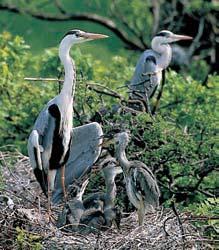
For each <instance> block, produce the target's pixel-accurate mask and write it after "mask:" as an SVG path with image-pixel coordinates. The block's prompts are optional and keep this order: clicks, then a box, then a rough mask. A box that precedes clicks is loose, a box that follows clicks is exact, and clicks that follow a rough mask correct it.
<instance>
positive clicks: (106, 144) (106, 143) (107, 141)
mask: <svg viewBox="0 0 219 250" xmlns="http://www.w3.org/2000/svg"><path fill="white" fill-rule="evenodd" d="M112 144H114V139H113V138H111V139H108V140H105V141H103V142H102V143H100V144H99V145H98V146H99V147H107V146H110V145H112Z"/></svg>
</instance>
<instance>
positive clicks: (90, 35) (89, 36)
mask: <svg viewBox="0 0 219 250" xmlns="http://www.w3.org/2000/svg"><path fill="white" fill-rule="evenodd" d="M80 36H81V37H83V38H84V39H86V40H97V39H103V38H107V37H109V36H107V35H103V34H97V33H88V32H85V33H83V34H81V35H80Z"/></svg>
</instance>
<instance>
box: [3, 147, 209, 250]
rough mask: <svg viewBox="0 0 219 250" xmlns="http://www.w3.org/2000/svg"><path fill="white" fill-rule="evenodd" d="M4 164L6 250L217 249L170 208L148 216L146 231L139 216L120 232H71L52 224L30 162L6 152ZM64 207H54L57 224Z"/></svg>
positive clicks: (126, 221)
mask: <svg viewBox="0 0 219 250" xmlns="http://www.w3.org/2000/svg"><path fill="white" fill-rule="evenodd" d="M0 163H1V166H2V167H1V168H0V169H2V180H1V182H0V188H1V189H0V190H1V193H0V227H1V230H0V249H5V250H7V249H78V250H79V249H89V250H92V249H95V250H97V249H106V250H108V249H121V250H124V249H132V250H134V249H144V250H145V249H148V250H150V249H156V250H157V249H160V250H162V249H165V250H166V249H214V248H213V247H212V246H211V245H210V243H209V242H210V241H209V239H207V238H205V237H203V236H202V235H200V232H198V231H197V229H196V228H195V227H194V226H193V225H192V224H191V223H190V221H189V218H190V215H188V214H176V213H174V212H173V211H172V210H169V209H161V210H160V211H157V212H156V213H150V214H147V215H146V216H145V222H144V225H143V226H142V227H138V222H137V214H136V213H135V212H134V213H131V214H126V215H125V214H123V218H122V220H121V224H120V230H118V229H116V228H109V229H108V230H106V231H104V232H102V231H97V232H96V233H90V234H88V235H82V234H79V233H77V232H73V233H66V232H65V231H63V230H61V229H58V228H57V227H56V225H55V223H51V222H49V221H48V217H47V199H46V197H45V196H44V195H43V194H42V191H41V189H40V187H39V185H38V183H37V182H36V180H35V177H34V176H33V173H32V169H31V167H30V163H29V159H28V157H26V156H24V155H22V154H20V153H19V152H14V153H12V152H10V153H9V152H1V151H0ZM2 183H3V184H2ZM62 207H63V205H59V206H54V207H52V211H53V216H54V221H55V220H57V216H58V214H59V213H60V211H61V210H62Z"/></svg>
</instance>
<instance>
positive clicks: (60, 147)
mask: <svg viewBox="0 0 219 250" xmlns="http://www.w3.org/2000/svg"><path fill="white" fill-rule="evenodd" d="M106 37H107V36H106V35H102V34H95V33H88V32H84V31H81V30H70V31H69V32H67V33H66V34H65V35H64V37H63V39H62V40H61V43H60V45H59V58H60V60H61V62H62V64H63V66H64V71H65V76H64V83H63V87H62V90H61V92H60V94H59V95H57V96H56V97H55V98H53V99H52V100H50V101H49V102H48V103H47V105H46V106H45V107H44V109H43V110H42V111H41V112H40V114H39V116H38V117H37V119H36V121H35V124H34V127H33V130H32V132H31V134H30V136H29V139H28V154H29V158H30V162H31V166H32V168H33V170H34V174H35V176H36V179H37V180H38V181H39V183H40V185H41V187H42V190H43V191H44V193H45V194H46V192H47V193H48V211H49V215H50V211H51V210H50V209H51V208H50V205H51V193H52V192H53V190H54V186H55V177H56V173H57V170H58V169H60V170H61V180H62V181H61V186H62V189H63V194H64V197H65V199H66V191H65V180H64V179H65V164H66V162H67V160H68V158H69V155H70V149H71V138H72V135H71V133H72V125H73V124H72V123H73V122H72V119H73V97H74V93H75V83H76V70H75V64H74V61H73V60H72V58H71V56H70V49H71V47H72V45H74V44H77V43H82V42H86V41H90V40H95V39H101V38H106ZM71 154H74V152H71ZM46 176H47V185H46Z"/></svg>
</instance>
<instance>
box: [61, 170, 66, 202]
mask: <svg viewBox="0 0 219 250" xmlns="http://www.w3.org/2000/svg"><path fill="white" fill-rule="evenodd" d="M61 184H62V191H63V195H64V200H65V202H66V201H67V193H66V189H65V165H63V166H62V167H61Z"/></svg>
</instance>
